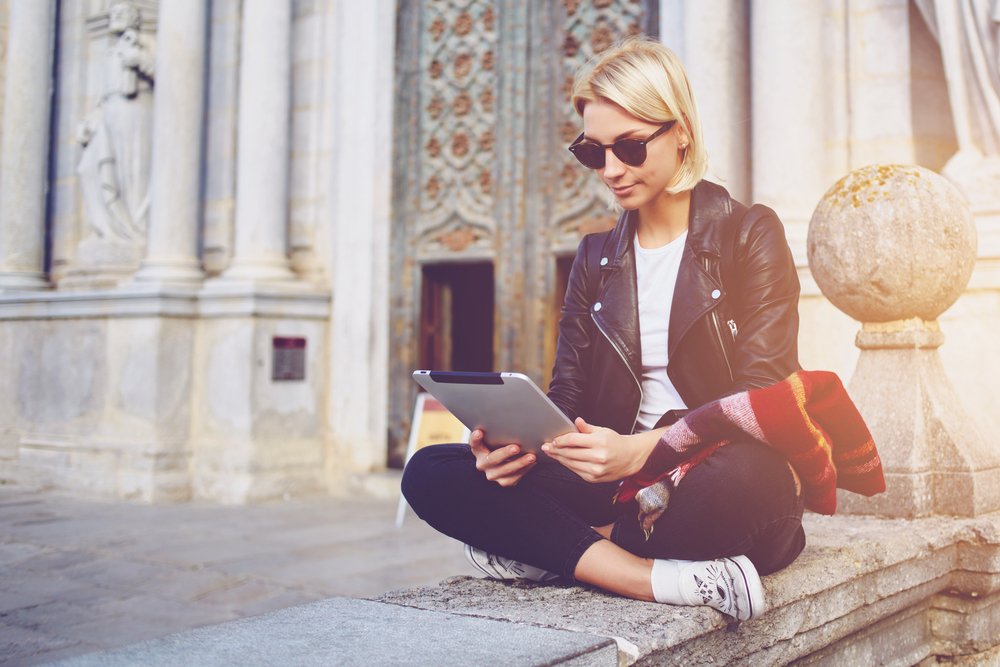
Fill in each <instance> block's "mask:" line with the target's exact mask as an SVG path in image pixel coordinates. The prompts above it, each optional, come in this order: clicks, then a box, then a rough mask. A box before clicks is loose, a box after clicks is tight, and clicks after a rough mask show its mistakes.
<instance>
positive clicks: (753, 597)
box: [722, 556, 764, 621]
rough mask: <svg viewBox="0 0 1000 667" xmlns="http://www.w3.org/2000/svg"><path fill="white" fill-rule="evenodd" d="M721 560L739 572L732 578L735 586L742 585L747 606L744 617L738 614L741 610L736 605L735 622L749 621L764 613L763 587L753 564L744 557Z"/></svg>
mask: <svg viewBox="0 0 1000 667" xmlns="http://www.w3.org/2000/svg"><path fill="white" fill-rule="evenodd" d="M722 560H725V561H727V562H729V563H732V564H733V565H734V566H736V569H737V570H739V575H738V576H736V577H734V579H735V582H736V583H737V584H739V583H742V584H743V589H744V594H745V596H746V600H747V604H748V606H749V609H748V610H747V615H746V616H745V617H744V616H742V615H741V614H739V612H740V611H741V610H740V609H739V606H738V605H737V616H736V620H739V621H749V620H750V619H752V618H754V617H755V616H758V615H760V614H762V613H763V612H764V586H763V585H762V584H761V582H760V575H759V574H757V568H755V567H754V566H753V563H751V562H750V559H749V558H747V557H746V556H734V557H732V558H723V559H722Z"/></svg>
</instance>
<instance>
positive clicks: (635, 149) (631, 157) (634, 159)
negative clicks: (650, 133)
mask: <svg viewBox="0 0 1000 667" xmlns="http://www.w3.org/2000/svg"><path fill="white" fill-rule="evenodd" d="M611 151H612V152H613V153H614V154H615V155H616V156H618V159H619V160H621V161H622V162H624V163H625V164H627V165H629V166H630V167H638V166H639V165H641V164H642V163H643V162H645V161H646V144H644V143H643V142H641V141H636V140H635V139H622V140H621V141H616V142H615V145H614V146H613V147H612V148H611Z"/></svg>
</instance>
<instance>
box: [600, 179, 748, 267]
mask: <svg viewBox="0 0 1000 667" xmlns="http://www.w3.org/2000/svg"><path fill="white" fill-rule="evenodd" d="M732 210H733V204H732V199H730V197H729V193H728V192H726V189H725V188H724V187H722V186H721V185H717V184H715V183H711V182H709V181H705V180H702V181H699V182H698V184H697V185H696V186H694V189H693V190H691V210H690V212H689V213H688V237H687V244H688V245H689V246H691V250H693V251H694V254H695V255H701V254H704V253H708V254H711V255H715V256H716V257H719V256H721V255H722V225H719V224H716V223H717V221H719V220H728V219H729V216H730V215H731V214H732ZM638 223H639V213H638V212H637V211H624V212H623V213H622V214H621V216H619V218H618V224H617V225H615V228H614V229H613V230H612V232H611V234H610V235H609V236H608V240H607V242H606V243H605V245H604V253H603V255H604V256H606V257H614V258H615V259H614V261H613V262H608V264H607V265H605V266H604V267H602V268H603V269H604V270H607V271H610V270H612V269H614V268H616V267H617V266H618V265H619V264H620V263H621V261H622V258H623V257H624V256H625V253H627V252H628V251H629V250H630V249H631V247H632V245H631V244H632V239H634V238H635V228H636V225H637V224H638Z"/></svg>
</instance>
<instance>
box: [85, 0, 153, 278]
mask: <svg viewBox="0 0 1000 667" xmlns="http://www.w3.org/2000/svg"><path fill="white" fill-rule="evenodd" d="M141 20H142V17H141V14H140V12H139V10H138V9H137V8H136V7H135V5H133V4H132V3H130V2H114V3H112V5H111V8H110V12H109V23H108V30H109V32H110V34H111V38H110V44H109V47H108V51H107V54H106V56H105V59H104V63H103V69H104V82H103V85H102V90H103V93H102V96H101V101H100V104H99V105H98V106H97V108H96V109H94V111H93V112H92V113H90V114H89V115H88V116H87V117H86V118H84V119H83V120H81V121H80V123H79V126H78V127H77V140H78V141H79V142H80V143H81V144H83V146H84V149H83V154H82V155H81V157H80V162H79V164H78V165H77V174H78V175H79V176H80V187H81V190H82V192H83V199H84V206H85V208H86V214H87V221H88V222H89V223H90V225H91V227H93V229H94V231H95V232H96V233H97V235H98V237H100V238H101V239H103V240H105V241H110V242H112V243H116V244H124V245H133V246H136V245H138V246H141V245H142V244H144V243H145V238H146V228H147V223H148V217H149V171H150V154H151V150H152V139H153V137H152V131H153V75H154V62H155V55H156V45H155V38H154V37H153V36H151V35H148V34H144V33H140V32H139V27H140V25H141ZM123 259H125V258H123Z"/></svg>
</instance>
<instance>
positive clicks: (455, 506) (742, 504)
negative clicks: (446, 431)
mask: <svg viewBox="0 0 1000 667" xmlns="http://www.w3.org/2000/svg"><path fill="white" fill-rule="evenodd" d="M402 487H403V495H404V496H406V500H407V502H409V503H410V507H412V508H413V510H414V511H415V512H416V513H417V515H418V516H419V517H420V518H421V519H423V520H424V521H426V522H427V523H429V524H430V525H431V526H433V527H434V528H436V529H437V530H439V531H440V532H442V533H444V534H446V535H449V536H451V537H453V538H455V539H457V540H459V541H461V542H465V543H466V544H471V545H472V546H474V547H477V548H479V549H483V550H485V551H487V552H489V553H492V554H496V555H498V556H503V557H505V558H513V559H514V560H518V561H521V562H523V563H527V564H529V565H534V566H536V567H540V568H543V569H545V570H548V571H550V572H556V573H559V574H561V575H563V576H564V577H568V578H573V573H574V572H575V570H576V565H577V562H578V561H579V560H580V556H582V555H583V553H584V552H585V551H586V550H587V549H588V548H589V547H590V546H591V545H592V544H594V543H595V542H597V541H598V540H601V539H604V538H602V537H601V536H600V535H599V534H598V533H597V532H596V531H594V530H593V528H592V527H591V526H606V525H608V524H612V523H613V524H614V529H613V530H612V532H611V540H612V542H614V543H615V544H618V545H619V546H621V547H622V548H623V549H625V550H626V551H629V552H631V553H633V554H636V555H638V556H642V557H644V558H676V559H682V560H712V559H715V558H722V557H725V556H737V555H740V554H745V555H746V556H747V557H748V558H749V559H750V560H751V561H752V562H753V564H754V566H755V567H756V568H757V571H758V572H759V573H760V574H762V575H763V574H770V573H771V572H775V571H777V570H780V569H781V568H783V567H785V566H786V565H788V564H789V563H791V562H792V561H793V560H795V558H796V556H798V555H799V553H800V552H801V551H802V548H803V547H804V546H805V533H803V531H802V521H801V520H802V498H801V496H800V495H799V494H797V493H796V489H795V480H794V477H793V476H792V472H791V470H790V469H789V467H788V463H787V462H786V460H785V458H784V456H782V455H781V454H780V453H779V452H778V451H776V450H774V449H772V448H771V447H768V446H767V445H764V444H761V443H759V442H753V441H748V442H736V443H731V444H729V445H725V446H723V447H720V448H719V449H718V450H716V452H715V453H714V454H713V455H712V456H710V457H709V458H708V459H706V460H705V461H704V462H703V463H701V464H700V465H697V466H695V467H694V468H692V469H691V470H690V471H689V472H688V473H687V475H685V477H684V479H682V480H681V482H680V484H679V485H678V486H677V488H676V489H674V490H673V492H672V494H671V496H670V502H669V503H668V505H667V509H666V511H665V512H664V513H663V515H662V516H661V517H660V518H659V519H658V520H657V521H656V524H655V525H654V527H653V532H652V534H651V535H650V537H649V539H648V540H647V539H646V537H645V535H644V534H643V531H642V528H641V527H640V526H639V520H638V512H639V509H638V504H637V503H636V502H635V501H632V502H629V503H625V504H623V505H617V504H615V503H614V502H613V497H614V495H615V491H616V490H617V488H618V483H617V482H607V483H600V484H593V483H590V482H586V481H584V480H583V479H582V478H581V477H579V476H578V475H577V474H576V473H574V472H572V471H570V470H569V469H568V468H566V467H564V466H562V465H561V464H558V463H555V462H554V461H552V460H551V459H543V460H540V461H539V463H538V464H537V465H535V467H534V468H532V469H531V470H530V471H529V472H528V473H527V474H526V475H525V476H524V477H522V478H521V481H520V483H518V484H517V485H516V486H513V487H502V486H500V485H499V484H497V483H496V482H491V481H489V480H487V479H486V475H485V473H483V472H481V471H479V470H477V469H476V458H475V457H474V456H473V455H472V451H471V450H470V449H469V446H468V445H463V444H456V445H436V446H432V447H425V448H424V449H421V450H419V451H417V453H416V454H414V455H413V458H411V459H410V462H409V463H408V464H407V466H406V470H405V471H404V473H403V482H402Z"/></svg>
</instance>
